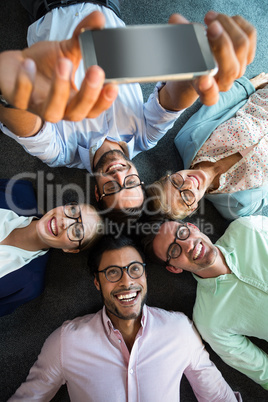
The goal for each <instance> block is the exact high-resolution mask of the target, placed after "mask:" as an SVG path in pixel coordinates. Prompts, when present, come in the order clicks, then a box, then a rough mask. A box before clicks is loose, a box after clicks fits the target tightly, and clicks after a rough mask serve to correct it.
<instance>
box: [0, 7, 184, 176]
mask: <svg viewBox="0 0 268 402" xmlns="http://www.w3.org/2000/svg"><path fill="white" fill-rule="evenodd" d="M96 9H98V10H100V11H102V12H103V13H104V15H105V18H106V27H120V26H124V25H125V24H124V23H123V21H122V20H121V19H120V18H118V17H117V16H116V15H115V14H114V12H113V11H111V10H110V9H108V8H106V7H100V6H97V5H95V4H90V3H86V4H76V5H72V6H69V7H63V8H57V9H54V10H52V11H51V12H49V13H48V14H47V15H46V16H45V17H42V18H40V19H39V20H38V21H36V22H35V23H34V24H32V25H31V26H30V27H29V31H28V43H29V45H31V44H33V43H35V42H37V41H41V40H61V39H66V38H70V37H71V36H72V33H73V31H74V28H75V27H76V26H77V25H78V23H79V22H80V21H81V20H82V19H83V18H84V17H85V16H86V15H88V14H90V13H91V12H92V11H94V10H96ZM83 77H84V69H83V65H82V63H81V64H80V66H79V69H78V71H77V74H76V77H75V82H76V85H77V86H78V87H79V86H80V83H81V81H82V79H83ZM161 86H162V84H160V83H158V84H157V85H156V87H155V90H154V92H153V93H152V94H151V96H150V97H149V100H148V101H147V102H146V103H143V96H142V91H141V87H140V85H139V84H128V85H120V88H119V95H118V97H117V99H116V100H115V102H114V103H113V105H112V106H111V107H110V108H109V109H108V110H106V111H105V112H103V113H102V114H101V115H100V116H98V117H97V118H95V119H84V120H82V121H80V122H68V121H60V122H59V123H56V124H53V123H45V124H44V126H43V127H42V129H41V130H40V131H39V133H38V134H37V135H35V136H34V137H28V138H22V137H17V136H16V135H14V134H13V133H11V132H10V131H9V130H8V129H7V128H6V127H4V126H3V125H1V124H0V129H1V130H2V131H3V132H4V133H5V134H7V135H8V136H10V137H12V138H14V139H15V140H16V141H17V142H19V143H20V144H21V145H22V146H23V147H24V149H25V150H26V151H27V152H28V153H30V154H31V155H34V156H37V157H38V158H39V159H41V160H42V161H43V162H44V163H46V164H48V165H49V166H51V167H56V166H68V167H76V168H80V169H87V170H88V171H89V172H91V171H92V162H93V157H94V154H95V152H96V150H97V149H98V148H99V147H100V146H101V145H102V143H103V142H104V140H105V139H108V140H110V141H115V142H117V143H119V142H121V141H124V142H125V143H126V148H127V153H128V156H129V158H130V159H132V158H133V157H134V156H135V155H137V154H138V153H139V152H141V151H145V150H147V149H150V148H152V147H154V146H155V145H156V144H157V142H158V141H159V140H160V139H161V138H162V137H163V135H164V134H165V133H166V132H167V131H168V130H169V129H170V128H171V127H172V126H173V124H174V122H175V120H176V119H177V118H178V117H179V115H180V114H181V113H182V111H180V112H171V111H167V110H165V109H164V108H162V106H161V105H160V104H159V100H158V90H159V88H160V87H161Z"/></svg>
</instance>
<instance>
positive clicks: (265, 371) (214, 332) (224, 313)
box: [193, 216, 268, 390]
mask: <svg viewBox="0 0 268 402" xmlns="http://www.w3.org/2000/svg"><path fill="white" fill-rule="evenodd" d="M215 245H216V246H217V247H218V248H219V249H220V251H221V252H222V254H223V256H224V258H225V261H226V263H227V265H228V267H229V268H230V270H231V271H232V273H231V274H226V275H220V276H218V277H216V278H207V279H203V278H200V277H198V276H196V275H194V277H195V279H196V280H197V282H198V286H197V294H196V302H195V306H194V312H193V320H194V322H195V325H196V327H197V329H198V331H199V332H200V334H201V335H202V337H203V338H204V339H205V341H207V342H208V343H209V344H210V346H211V347H212V349H214V350H215V352H216V353H217V354H218V355H219V356H220V357H221V358H222V359H223V360H224V361H225V362H226V363H227V364H229V365H230V366H232V367H234V368H235V369H237V370H239V371H241V372H242V373H244V374H245V375H247V376H248V377H250V378H251V379H252V380H254V381H256V382H257V383H259V384H260V385H261V386H262V387H263V388H264V389H267V390H268V355H267V353H265V352H264V351H263V350H261V349H260V348H258V347H257V346H256V345H255V344H254V343H253V342H251V340H250V339H249V338H248V337H251V336H253V337H256V338H260V339H264V340H266V341H268V217H265V216H251V217H244V218H239V219H237V220H235V221H234V222H232V223H231V224H230V225H229V227H228V229H227V230H226V232H225V233H224V235H223V236H222V237H221V238H220V239H219V240H218V241H217V243H216V244H215Z"/></svg>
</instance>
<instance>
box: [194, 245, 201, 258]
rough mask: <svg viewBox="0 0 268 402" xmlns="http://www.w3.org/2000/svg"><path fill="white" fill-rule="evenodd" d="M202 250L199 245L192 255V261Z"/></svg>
mask: <svg viewBox="0 0 268 402" xmlns="http://www.w3.org/2000/svg"><path fill="white" fill-rule="evenodd" d="M201 250H202V243H199V244H198V246H197V247H196V252H195V254H194V255H193V259H194V260H196V259H197V257H198V256H199V254H200V253H201Z"/></svg>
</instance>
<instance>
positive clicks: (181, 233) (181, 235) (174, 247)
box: [166, 224, 191, 265]
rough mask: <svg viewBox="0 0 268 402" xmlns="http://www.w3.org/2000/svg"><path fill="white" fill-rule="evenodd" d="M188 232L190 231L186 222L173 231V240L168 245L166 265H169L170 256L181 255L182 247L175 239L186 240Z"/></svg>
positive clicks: (176, 256)
mask: <svg viewBox="0 0 268 402" xmlns="http://www.w3.org/2000/svg"><path fill="white" fill-rule="evenodd" d="M190 233H191V232H190V229H189V227H188V226H187V224H185V225H179V226H178V229H177V230H176V233H175V239H174V242H173V243H171V244H170V245H169V247H168V251H167V259H166V265H170V264H169V261H170V260H171V258H178V257H179V256H180V255H181V252H182V249H181V246H180V245H179V243H177V242H176V240H186V239H188V237H189V236H190Z"/></svg>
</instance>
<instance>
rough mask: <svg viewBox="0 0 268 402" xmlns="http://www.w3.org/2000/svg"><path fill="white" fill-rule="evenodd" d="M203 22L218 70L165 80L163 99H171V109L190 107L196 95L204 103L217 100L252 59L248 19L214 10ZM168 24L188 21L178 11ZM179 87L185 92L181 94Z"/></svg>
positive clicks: (252, 38) (253, 42)
mask: <svg viewBox="0 0 268 402" xmlns="http://www.w3.org/2000/svg"><path fill="white" fill-rule="evenodd" d="M204 21H205V23H206V24H207V37H208V41H209V44H210V47H211V49H212V52H213V55H214V57H215V59H216V61H217V63H218V72H217V74H216V75H215V77H210V76H202V77H200V78H198V79H196V80H194V81H192V82H191V81H187V82H181V83H179V82H175V83H171V82H169V83H168V87H167V88H166V89H167V90H168V92H169V99H168V98H167V101H168V102H169V103H171V101H173V109H171V110H179V109H182V108H185V107H188V106H190V105H191V104H192V103H193V102H194V101H195V100H196V99H197V97H198V95H199V96H200V100H201V102H202V103H204V104H205V105H207V106H211V105H213V104H215V103H217V101H218V99H219V92H220V91H228V90H229V89H230V88H231V86H232V84H233V82H234V80H235V79H237V78H239V77H241V76H242V75H243V74H244V73H245V70H246V66H247V64H249V63H251V62H252V61H253V59H254V55H255V50H256V38H257V35H256V29H255V28H254V27H253V26H252V25H251V24H250V23H249V22H248V21H246V20H245V19H244V18H242V17H240V16H235V17H229V16H227V15H225V14H218V13H215V12H214V11H209V12H208V13H207V14H206V16H205V19H204ZM169 23H171V24H188V23H189V21H188V20H186V19H185V18H184V17H182V16H181V15H180V14H173V15H172V16H171V17H170V19H169ZM164 88H165V87H164ZM164 88H163V89H164ZM183 90H184V91H186V92H185V93H182V91H183ZM172 91H173V95H171V94H172ZM180 92H181V95H180ZM175 94H176V96H177V105H176V102H175ZM165 105H167V103H165ZM171 105H172V104H171ZM163 106H164V105H163ZM164 107H166V106H164ZM166 108H167V107H166Z"/></svg>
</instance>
